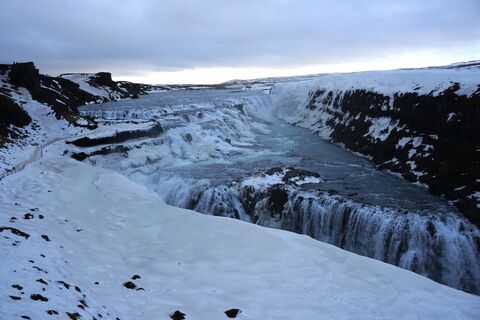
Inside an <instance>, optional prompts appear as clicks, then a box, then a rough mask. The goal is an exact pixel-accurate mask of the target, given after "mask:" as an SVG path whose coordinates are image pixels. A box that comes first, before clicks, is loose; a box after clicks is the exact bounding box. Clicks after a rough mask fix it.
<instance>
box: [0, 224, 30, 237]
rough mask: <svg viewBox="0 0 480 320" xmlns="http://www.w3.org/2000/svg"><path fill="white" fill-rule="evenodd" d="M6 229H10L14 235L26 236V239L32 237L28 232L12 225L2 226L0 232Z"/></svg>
mask: <svg viewBox="0 0 480 320" xmlns="http://www.w3.org/2000/svg"><path fill="white" fill-rule="evenodd" d="M5 230H10V232H11V233H13V234H14V235H17V236H20V237H24V238H25V239H28V238H29V237H30V235H29V234H28V233H26V232H23V231H20V230H18V229H16V228H12V227H0V232H3V231H5Z"/></svg>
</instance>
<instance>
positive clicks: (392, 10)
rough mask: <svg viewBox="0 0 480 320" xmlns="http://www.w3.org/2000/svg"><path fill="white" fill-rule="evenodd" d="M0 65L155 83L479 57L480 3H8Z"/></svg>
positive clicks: (1, 0)
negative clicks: (20, 63) (23, 63)
mask: <svg viewBox="0 0 480 320" xmlns="http://www.w3.org/2000/svg"><path fill="white" fill-rule="evenodd" d="M0 12H2V14H1V19H0V62H3V63H9V62H12V61H25V60H33V61H34V62H35V63H36V64H37V66H38V67H39V68H40V70H41V72H43V73H48V74H52V75H56V74H59V73H62V72H80V71H84V72H96V71H101V70H105V71H111V72H112V73H113V74H114V77H115V78H116V79H129V80H135V81H144V82H150V83H174V82H176V83H178V82H184V83H185V82H196V83H199V82H203V83H213V82H219V81H224V80H227V79H232V78H254V77H262V76H269V75H272V76H278V75H292V74H305V73H318V72H334V71H358V70H368V69H388V68H397V67H417V66H427V65H435V64H445V63H451V62H456V61H461V60H463V61H464V60H473V59H480V0H412V1H410V0H402V1H401V0H388V1H384V0H383V1H380V0H328V1H327V0H256V1H254V0H196V1H194V0H183V1H182V0H172V1H170V0H135V1H119V0H116V1H115V0H102V1H96V0H95V1H94V0H0Z"/></svg>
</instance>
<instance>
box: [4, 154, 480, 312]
mask: <svg viewBox="0 0 480 320" xmlns="http://www.w3.org/2000/svg"><path fill="white" fill-rule="evenodd" d="M0 198H1V202H0V203H1V204H0V211H1V212H2V214H1V215H0V225H1V226H2V227H8V228H10V227H12V228H16V229H18V230H20V231H22V232H25V233H27V234H28V235H29V236H28V238H25V237H22V236H21V235H20V236H19V235H15V234H12V232H11V231H10V229H2V238H1V242H0V253H1V256H2V265H1V271H2V272H1V274H2V277H1V278H0V281H1V285H0V299H1V303H0V318H2V319H16V318H19V317H20V316H24V315H25V316H28V317H30V318H31V319H50V318H55V317H56V318H59V319H63V318H65V317H66V316H67V314H66V312H69V313H71V314H74V313H78V314H79V315H81V316H82V319H90V318H92V317H95V318H97V319H98V318H99V317H100V316H99V315H98V314H101V315H102V316H103V318H104V319H114V318H115V317H119V318H120V319H156V318H159V317H160V318H162V319H167V318H168V316H169V314H170V313H172V312H174V311H175V310H180V311H182V312H184V313H185V314H186V317H187V319H226V318H227V317H226V315H225V314H224V311H226V310H229V309H232V308H239V309H241V310H242V312H241V313H240V315H239V318H240V319H478V316H479V315H480V298H479V297H478V296H473V295H470V294H467V293H465V292H461V291H458V290H455V289H452V288H449V287H446V286H443V285H440V284H438V283H435V282H433V281H431V280H429V279H427V278H424V277H421V276H419V275H416V274H414V273H412V272H408V271H405V270H402V269H399V268H396V267H393V266H391V265H388V264H384V263H382V262H379V261H376V260H372V259H369V258H365V257H361V256H358V255H355V254H353V253H349V252H346V251H343V250H340V249H338V248H336V247H333V246H330V245H327V244H324V243H321V242H318V241H315V240H312V239H310V238H308V237H306V236H302V235H297V234H293V233H289V232H285V231H280V230H272V229H266V228H261V227H258V226H255V225H253V224H248V223H243V222H241V221H237V220H232V219H224V218H218V217H211V216H204V215H201V214H198V213H195V212H192V211H187V210H183V209H178V208H174V207H171V206H168V205H166V204H165V203H164V202H163V201H162V200H160V199H159V198H158V196H157V195H156V194H154V193H153V192H151V191H149V190H148V189H146V188H145V187H143V186H140V185H138V184H135V183H134V182H132V181H130V180H128V179H127V178H125V177H123V176H121V175H119V174H117V173H114V172H112V171H109V170H105V169H101V168H94V167H92V166H90V165H87V164H83V163H79V162H76V161H73V160H70V159H66V158H63V157H47V158H44V159H42V160H41V161H40V162H36V163H34V164H31V165H30V166H28V167H27V168H26V169H25V170H24V171H22V172H20V173H18V174H16V175H14V176H10V177H7V178H6V179H4V180H2V181H1V182H0ZM26 214H27V215H26ZM25 218H27V219H25ZM136 275H138V276H139V277H136ZM132 277H133V278H135V280H132ZM62 281H63V282H62ZM129 281H130V282H131V283H132V284H133V285H135V286H136V289H128V288H126V287H125V286H123V284H125V283H127V282H129ZM127 286H128V285H127ZM132 287H133V286H132ZM138 288H142V289H143V290H142V289H140V290H137V289H138ZM39 295H40V296H39ZM12 297H14V298H12ZM18 298H20V299H19V300H17V299H18ZM33 299H38V300H33ZM46 299H48V301H46ZM43 300H45V301H43ZM48 310H54V311H55V312H58V313H59V314H58V315H55V317H51V316H50V315H49V314H47V311H48ZM51 313H53V311H51ZM107 313H108V315H107Z"/></svg>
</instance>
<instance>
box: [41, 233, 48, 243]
mask: <svg viewBox="0 0 480 320" xmlns="http://www.w3.org/2000/svg"><path fill="white" fill-rule="evenodd" d="M42 238H43V239H44V240H45V241H50V238H48V236H47V235H46V234H42Z"/></svg>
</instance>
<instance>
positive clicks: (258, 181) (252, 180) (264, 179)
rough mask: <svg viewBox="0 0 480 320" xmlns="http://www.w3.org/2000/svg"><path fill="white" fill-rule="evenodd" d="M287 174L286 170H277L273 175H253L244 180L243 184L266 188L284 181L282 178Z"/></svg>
mask: <svg viewBox="0 0 480 320" xmlns="http://www.w3.org/2000/svg"><path fill="white" fill-rule="evenodd" d="M284 176H285V171H283V172H276V173H274V174H271V175H260V176H251V177H249V178H247V179H245V180H243V181H242V185H243V186H252V187H254V188H255V189H261V188H265V187H266V186H271V185H274V184H279V183H283V181H282V179H283V177H284Z"/></svg>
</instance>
